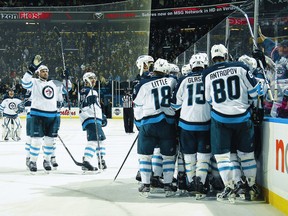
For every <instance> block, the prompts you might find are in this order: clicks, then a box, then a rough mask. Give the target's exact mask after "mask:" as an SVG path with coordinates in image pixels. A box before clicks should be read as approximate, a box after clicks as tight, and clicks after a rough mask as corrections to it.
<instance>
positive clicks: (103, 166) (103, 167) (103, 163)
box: [98, 157, 107, 170]
mask: <svg viewBox="0 0 288 216" xmlns="http://www.w3.org/2000/svg"><path fill="white" fill-rule="evenodd" d="M100 167H101V169H102V170H104V169H107V165H106V162H105V160H104V159H103V157H101V164H100V162H99V161H98V168H99V169H100Z"/></svg>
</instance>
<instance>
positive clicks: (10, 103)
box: [0, 98, 22, 118]
mask: <svg viewBox="0 0 288 216" xmlns="http://www.w3.org/2000/svg"><path fill="white" fill-rule="evenodd" d="M20 103H22V101H21V100H20V99H19V98H6V99H4V100H3V101H2V103H1V105H0V112H3V116H4V117H8V118H16V117H18V113H17V110H18V105H19V104H20Z"/></svg>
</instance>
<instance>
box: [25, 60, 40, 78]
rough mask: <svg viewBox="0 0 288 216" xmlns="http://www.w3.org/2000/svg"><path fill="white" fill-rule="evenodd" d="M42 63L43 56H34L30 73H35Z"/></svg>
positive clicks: (29, 69) (29, 68)
mask: <svg viewBox="0 0 288 216" xmlns="http://www.w3.org/2000/svg"><path fill="white" fill-rule="evenodd" d="M41 64H42V60H41V56H40V55H36V56H34V57H33V59H32V61H31V63H30V65H29V67H28V71H27V72H28V73H29V74H31V75H33V74H34V73H35V71H36V70H37V69H38V68H39V66H40V65H41Z"/></svg>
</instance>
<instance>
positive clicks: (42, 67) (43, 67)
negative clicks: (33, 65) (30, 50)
mask: <svg viewBox="0 0 288 216" xmlns="http://www.w3.org/2000/svg"><path fill="white" fill-rule="evenodd" d="M41 70H46V71H47V72H49V69H48V67H47V66H46V65H40V66H39V67H38V69H37V70H36V71H35V72H36V73H39V72H40V71H41Z"/></svg>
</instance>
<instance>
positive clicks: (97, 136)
mask: <svg viewBox="0 0 288 216" xmlns="http://www.w3.org/2000/svg"><path fill="white" fill-rule="evenodd" d="M90 86H91V89H90V90H91V94H92V97H93V96H94V94H93V91H94V90H93V87H92V83H91V82H90ZM96 102H97V101H96ZM92 107H93V113H94V124H95V127H96V139H97V147H98V149H99V151H98V154H97V153H96V154H97V159H98V164H99V169H100V170H103V167H102V160H101V148H100V140H99V130H98V125H97V116H96V109H95V105H94V103H93V104H92Z"/></svg>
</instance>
